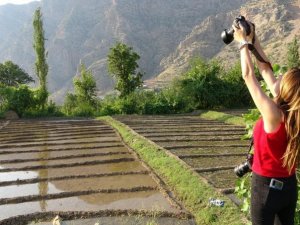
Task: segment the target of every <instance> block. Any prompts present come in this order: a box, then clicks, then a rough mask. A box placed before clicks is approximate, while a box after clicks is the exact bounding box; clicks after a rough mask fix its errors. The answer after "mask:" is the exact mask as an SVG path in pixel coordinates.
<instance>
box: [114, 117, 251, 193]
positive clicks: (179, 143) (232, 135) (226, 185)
mask: <svg viewBox="0 0 300 225" xmlns="http://www.w3.org/2000/svg"><path fill="white" fill-rule="evenodd" d="M114 118H115V119H117V120H119V121H120V122H123V123H124V124H126V125H128V126H129V127H130V128H132V129H133V130H135V131H136V132H137V133H139V134H140V135H142V136H144V137H146V138H148V139H150V140H151V141H153V142H155V143H156V144H158V145H160V146H161V147H163V148H165V149H167V150H168V151H170V152H171V153H173V154H174V155H176V156H178V157H179V158H180V159H181V160H183V161H184V162H186V163H187V164H188V165H189V166H190V167H191V168H192V169H194V170H195V171H196V172H198V173H199V175H200V176H202V177H204V178H205V179H206V180H207V181H208V182H209V183H210V184H211V185H212V186H213V187H215V188H216V189H219V190H220V191H222V192H224V193H227V194H230V195H231V194H232V193H233V190H234V187H235V182H236V180H237V177H236V176H235V174H234V172H233V168H234V167H235V166H237V165H239V164H241V163H242V162H244V161H245V159H246V154H247V150H248V146H249V144H250V142H249V141H247V140H241V137H242V136H243V135H244V134H245V128H244V127H240V126H234V125H229V124H225V123H222V122H218V121H211V120H204V119H201V118H200V117H198V116H182V115H176V116H115V117H114Z"/></svg>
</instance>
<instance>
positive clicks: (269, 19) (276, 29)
mask: <svg viewBox="0 0 300 225" xmlns="http://www.w3.org/2000/svg"><path fill="white" fill-rule="evenodd" d="M299 13H300V1H299V0H297V1H289V0H288V1H278V0H265V1H251V2H248V3H247V4H245V5H243V6H242V7H241V8H240V9H237V10H233V11H231V12H227V13H219V14H217V15H213V16H210V17H208V18H206V19H205V20H204V21H203V22H201V23H200V24H199V25H196V26H195V27H194V29H193V30H192V32H191V33H190V34H188V35H187V36H186V37H185V38H184V40H183V41H181V42H180V44H179V45H178V46H177V48H176V50H175V51H174V52H173V53H171V54H170V55H169V56H168V57H165V58H164V59H162V61H161V62H162V64H161V65H162V67H163V69H164V70H163V72H162V73H161V74H160V75H159V76H158V77H156V78H155V79H154V80H155V83H159V81H161V82H163V81H166V80H167V81H168V80H171V79H173V77H174V75H175V76H176V75H177V76H179V75H180V74H181V73H182V72H183V71H184V70H185V69H186V68H187V67H188V64H189V61H190V59H191V58H192V57H195V56H201V57H204V58H213V57H217V58H220V59H221V60H222V61H223V62H224V64H226V65H230V64H232V63H235V62H236V61H237V60H239V53H238V51H237V46H235V44H234V43H232V44H230V45H228V46H226V45H225V44H224V43H223V42H222V41H221V39H220V34H221V31H222V30H223V29H224V28H229V27H230V26H231V24H232V21H233V20H234V18H235V17H236V15H239V14H242V15H245V16H246V17H247V18H248V19H249V20H251V21H253V22H254V23H255V25H256V33H257V35H258V37H259V39H260V41H261V42H262V46H263V47H264V49H265V51H266V52H267V55H268V56H269V58H270V61H271V62H272V63H281V64H284V63H286V61H285V58H286V57H285V55H286V50H287V43H289V42H290V41H291V40H292V39H293V38H294V37H295V36H299V35H300V29H299V28H300V17H299Z"/></svg>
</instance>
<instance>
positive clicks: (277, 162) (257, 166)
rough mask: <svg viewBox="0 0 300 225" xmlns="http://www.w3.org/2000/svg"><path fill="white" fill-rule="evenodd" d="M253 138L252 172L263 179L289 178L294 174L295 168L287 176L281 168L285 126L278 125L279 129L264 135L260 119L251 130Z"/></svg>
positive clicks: (285, 144) (285, 171)
mask: <svg viewBox="0 0 300 225" xmlns="http://www.w3.org/2000/svg"><path fill="white" fill-rule="evenodd" d="M253 137H254V158H253V165H252V171H253V172H255V173H257V174H258V175H261V176H265V177H274V178H279V177H289V176H291V175H293V174H294V173H295V168H294V169H293V170H292V172H291V174H289V172H288V170H287V169H286V168H284V167H283V166H282V163H283V160H282V156H283V154H284V152H285V151H286V148H287V143H288V140H287V133H286V130H285V124H284V123H283V122H282V123H280V125H279V127H278V128H277V129H276V130H275V131H274V132H272V133H266V131H265V129H264V122H263V120H262V118H260V119H259V120H258V121H257V123H256V125H255V127H254V130H253Z"/></svg>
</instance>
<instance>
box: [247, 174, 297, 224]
mask: <svg viewBox="0 0 300 225" xmlns="http://www.w3.org/2000/svg"><path fill="white" fill-rule="evenodd" d="M276 179H277V180H280V181H282V182H283V183H284V185H283V189H282V190H276V189H273V188H270V187H269V184H270V181H271V178H268V177H262V176H259V175H257V174H255V173H252V184H251V219H252V225H274V224H276V225H294V216H295V209H296V204H297V199H298V192H297V179H296V176H295V175H293V176H291V177H288V178H276Z"/></svg>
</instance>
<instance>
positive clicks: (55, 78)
mask: <svg viewBox="0 0 300 225" xmlns="http://www.w3.org/2000/svg"><path fill="white" fill-rule="evenodd" d="M280 2H285V4H282V3H280ZM39 6H40V7H41V8H42V12H43V19H44V29H45V32H46V38H47V42H46V47H47V51H48V63H49V67H50V71H49V76H48V85H49V89H50V91H51V92H52V93H53V97H54V98H55V100H56V101H57V102H62V101H63V96H64V95H65V93H66V92H67V91H69V90H71V89H72V86H73V83H72V79H73V77H74V76H75V75H76V71H77V68H78V65H79V63H80V62H82V63H84V64H86V65H87V66H88V67H89V68H90V69H92V71H93V73H94V75H95V77H96V79H97V84H98V89H99V91H100V94H103V93H105V92H107V91H109V90H111V89H112V86H113V81H112V79H111V78H110V77H109V76H108V75H107V68H106V57H107V53H108V50H109V48H110V47H112V46H113V45H114V44H115V43H116V41H123V42H125V43H126V44H128V45H130V46H132V47H133V49H134V50H135V51H136V52H138V54H139V55H140V56H141V60H140V61H139V64H140V67H141V69H142V70H143V71H144V72H145V74H146V75H145V79H149V78H153V77H156V76H157V75H158V74H160V75H159V76H158V78H157V79H156V80H155V85H157V83H158V82H159V81H162V82H166V80H167V81H168V80H171V79H173V77H174V76H178V75H180V74H181V73H182V71H183V70H184V69H185V68H186V67H187V65H188V62H189V60H190V59H191V57H193V56H200V55H201V56H203V57H206V58H211V57H221V58H226V59H229V60H230V61H235V60H236V57H237V56H236V53H237V51H236V48H234V47H233V46H232V45H229V46H226V47H225V45H224V44H223V43H222V41H221V40H220V32H221V31H222V30H223V29H224V28H227V27H228V26H230V24H231V23H232V20H233V18H234V17H235V16H236V15H238V14H240V13H241V10H242V12H243V13H247V15H248V16H249V18H250V19H251V20H253V21H254V22H255V23H256V24H257V29H258V34H259V36H260V37H261V39H262V41H263V44H264V45H265V46H266V47H267V49H268V53H271V50H272V53H275V54H272V56H273V57H274V60H277V59H279V58H281V55H282V54H284V51H283V46H284V43H286V42H287V41H288V40H289V39H291V38H292V37H293V36H294V35H295V34H297V33H298V32H299V29H297V22H298V21H297V15H298V13H299V2H298V1H291V0H287V1H275V0H266V1H254V0H252V1H247V0H209V1H207V0H164V1H161V0H101V1H99V0H64V1H61V0H42V1H41V2H34V3H31V4H28V5H21V6H15V5H6V6H1V7H0V40H1V41H0V62H2V61H5V60H12V61H14V62H15V63H17V64H19V65H20V66H21V67H23V68H24V69H25V70H26V71H28V72H29V73H30V74H32V75H33V76H34V72H33V66H34V57H35V56H34V51H33V48H32V32H33V31H32V30H33V28H32V17H33V13H34V10H35V9H36V8H37V7H39ZM298 24H299V23H298ZM149 83H151V82H149Z"/></svg>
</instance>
